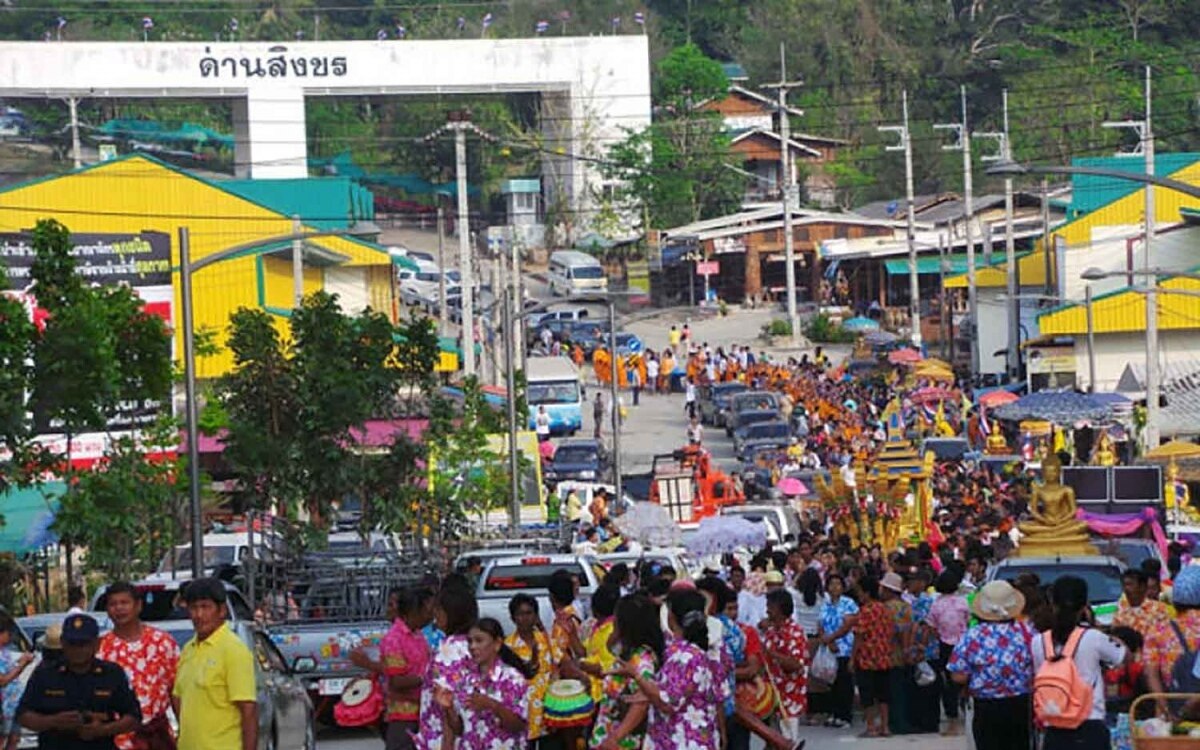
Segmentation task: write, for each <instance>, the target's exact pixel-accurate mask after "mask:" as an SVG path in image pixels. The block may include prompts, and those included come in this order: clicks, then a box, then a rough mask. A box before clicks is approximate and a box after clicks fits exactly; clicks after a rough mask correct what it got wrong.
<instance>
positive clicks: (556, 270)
mask: <svg viewBox="0 0 1200 750" xmlns="http://www.w3.org/2000/svg"><path fill="white" fill-rule="evenodd" d="M548 276H549V280H550V293H551V294H555V295H558V294H563V295H571V294H586V293H587V292H603V291H606V290H607V289H608V278H607V277H605V275H604V267H603V266H601V265H600V261H598V260H596V259H595V258H593V257H592V256H590V255H588V254H587V253H581V252H579V251H578V250H559V251H557V252H555V253H553V254H552V255H551V256H550V270H549V274H548Z"/></svg>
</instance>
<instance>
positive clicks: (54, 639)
mask: <svg viewBox="0 0 1200 750" xmlns="http://www.w3.org/2000/svg"><path fill="white" fill-rule="evenodd" d="M42 648H43V649H46V648H48V649H52V650H56V651H57V650H60V649H62V625H51V626H50V627H48V628H46V632H45V633H42Z"/></svg>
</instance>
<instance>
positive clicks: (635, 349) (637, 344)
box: [616, 331, 646, 357]
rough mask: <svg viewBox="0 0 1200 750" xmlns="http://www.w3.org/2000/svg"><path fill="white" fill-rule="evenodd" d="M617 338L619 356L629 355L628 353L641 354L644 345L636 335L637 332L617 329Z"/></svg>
mask: <svg viewBox="0 0 1200 750" xmlns="http://www.w3.org/2000/svg"><path fill="white" fill-rule="evenodd" d="M616 339H617V355H618V356H621V357H626V356H629V355H630V354H641V353H642V350H644V349H645V348H646V347H645V345H644V344H643V343H642V340H641V339H640V338H638V337H637V334H635V333H630V332H628V331H619V332H618V333H617V336H616Z"/></svg>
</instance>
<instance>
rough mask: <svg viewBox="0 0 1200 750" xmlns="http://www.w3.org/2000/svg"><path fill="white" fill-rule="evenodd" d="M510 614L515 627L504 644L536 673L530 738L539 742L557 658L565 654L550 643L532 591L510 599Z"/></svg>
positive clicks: (531, 688) (531, 684) (531, 690)
mask: <svg viewBox="0 0 1200 750" xmlns="http://www.w3.org/2000/svg"><path fill="white" fill-rule="evenodd" d="M508 614H509V615H510V616H511V617H512V621H513V625H514V626H515V627H516V630H514V631H513V632H512V633H511V634H510V635H509V636H508V637H507V638H505V639H504V645H506V646H508V647H509V648H510V649H512V652H513V653H514V654H516V655H517V658H519V659H521V660H522V661H524V662H525V663H526V664H528V665H529V667H530V670H529V671H531V672H532V673H533V677H532V678H531V679H530V682H529V715H528V722H529V741H530V742H536V741H537V740H539V739H541V738H542V737H543V736H544V735H545V734H546V726H545V700H546V690H547V689H549V687H550V683H552V682H554V680H555V679H557V678H558V662H559V661H560V660H561V659H562V655H561V654H559V653H558V652H557V651H555V649H554V647H553V646H552V645H551V644H550V637H549V636H547V635H546V631H545V629H544V628H543V627H542V623H541V620H539V619H538V603H537V599H534V598H533V597H532V596H530V595H529V594H517V595H516V596H514V597H513V598H512V600H510V601H509V603H508Z"/></svg>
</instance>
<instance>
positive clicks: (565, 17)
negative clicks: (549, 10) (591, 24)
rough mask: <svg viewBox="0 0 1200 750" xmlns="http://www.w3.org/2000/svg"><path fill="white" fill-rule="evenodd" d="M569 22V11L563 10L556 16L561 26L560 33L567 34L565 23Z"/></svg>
mask: <svg viewBox="0 0 1200 750" xmlns="http://www.w3.org/2000/svg"><path fill="white" fill-rule="evenodd" d="M570 20H571V11H569V10H564V11H562V12H560V13H559V14H558V22H559V23H561V24H562V33H563V34H564V35H566V33H567V21H570Z"/></svg>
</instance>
